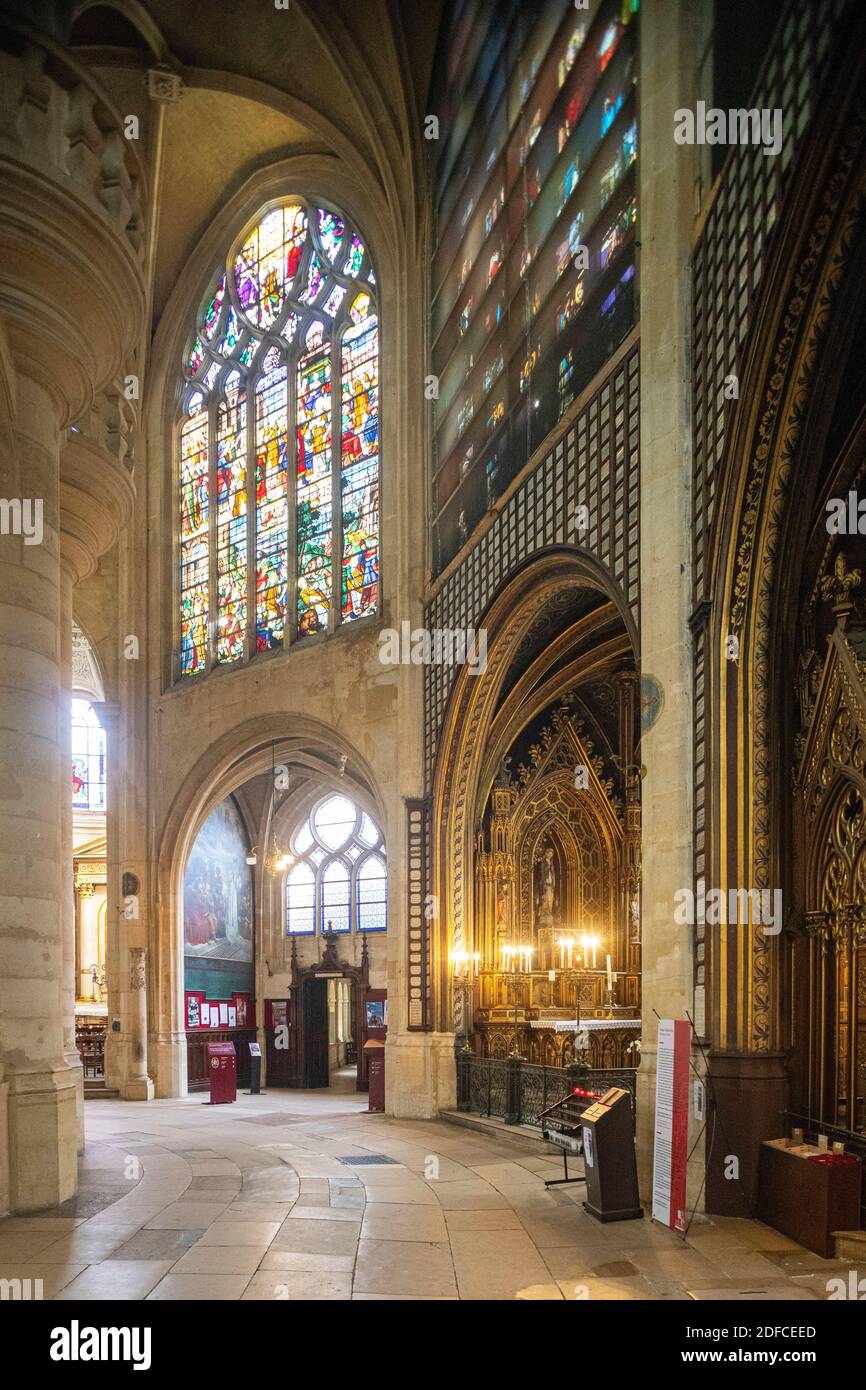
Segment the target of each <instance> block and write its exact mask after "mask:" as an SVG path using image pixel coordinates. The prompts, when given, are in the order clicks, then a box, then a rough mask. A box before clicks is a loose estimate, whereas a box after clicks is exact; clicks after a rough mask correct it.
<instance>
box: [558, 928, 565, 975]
mask: <svg viewBox="0 0 866 1390" xmlns="http://www.w3.org/2000/svg"><path fill="white" fill-rule="evenodd" d="M559 968H560V970H564V969H565V937H564V936H561V937H560V938H559Z"/></svg>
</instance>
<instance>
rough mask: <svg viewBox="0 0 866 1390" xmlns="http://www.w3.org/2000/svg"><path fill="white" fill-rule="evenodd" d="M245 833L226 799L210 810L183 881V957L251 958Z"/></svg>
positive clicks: (250, 897)
mask: <svg viewBox="0 0 866 1390" xmlns="http://www.w3.org/2000/svg"><path fill="white" fill-rule="evenodd" d="M246 852H247V837H246V834H245V831H244V827H243V822H242V821H241V818H240V815H239V813H238V810H237V807H236V806H235V804H234V801H233V800H232V798H231V797H228V798H227V799H226V800H225V801H224V802H222V804H221V805H220V806H217V807H216V808H215V810H213V811H212V812H211V814H210V815H209V816H208V818H207V820H206V821H205V823H204V825H203V826H202V828H201V830H200V831H199V833H198V835H197V837H196V841H195V844H194V845H193V847H192V852H191V853H190V856H189V859H188V861H187V866H186V873H185V875H184V884H183V933H184V955H185V956H187V957H193V958H195V959H207V960H213V959H219V960H230V961H244V962H251V961H252V954H253V892H252V875H251V873H250V869H249V866H248V865H247V863H246Z"/></svg>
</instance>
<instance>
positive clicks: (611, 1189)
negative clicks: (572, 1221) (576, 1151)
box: [580, 1086, 643, 1221]
mask: <svg viewBox="0 0 866 1390" xmlns="http://www.w3.org/2000/svg"><path fill="white" fill-rule="evenodd" d="M580 1126H581V1133H582V1137H583V1164H584V1171H585V1174H586V1201H585V1202H584V1204H583V1206H584V1210H585V1211H588V1212H589V1214H590V1216H594V1217H596V1219H597V1220H599V1221H634V1220H636V1219H639V1218H640V1217H642V1216H643V1207H642V1206H641V1204H640V1197H639V1195H638V1188H637V1162H636V1160H635V1152H634V1125H633V1123H632V1116H631V1099H630V1097H629V1093H628V1091H624V1090H622V1089H621V1088H620V1087H619V1086H612V1087H611V1088H610V1090H609V1091H605V1093H604V1095H603V1096H602V1097H601V1099H600V1100H597V1101H595V1102H594V1103H593V1104H592V1105H590V1106H589V1107H588V1108H587V1109H586V1110H584V1112H583V1115H582V1116H581V1120H580Z"/></svg>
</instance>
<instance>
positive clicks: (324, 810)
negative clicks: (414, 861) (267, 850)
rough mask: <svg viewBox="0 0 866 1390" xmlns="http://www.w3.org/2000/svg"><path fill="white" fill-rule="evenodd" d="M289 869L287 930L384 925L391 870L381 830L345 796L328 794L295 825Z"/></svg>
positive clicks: (378, 927)
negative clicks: (299, 823) (387, 861)
mask: <svg viewBox="0 0 866 1390" xmlns="http://www.w3.org/2000/svg"><path fill="white" fill-rule="evenodd" d="M291 848H292V855H293V857H294V864H293V866H292V868H291V869H290V870H289V872H288V873H287V874H286V931H287V932H288V934H289V935H290V936H294V935H312V934H313V933H315V932H317V931H320V932H321V931H334V932H350V931H358V932H368V931H385V929H386V927H387V925H388V874H387V870H386V867H385V849H384V845H383V841H382V832H381V831H380V829H379V827H378V825H376V823H375V821H373V820H372V819H371V818H370V816H368V815H367V813H366V812H365V811H362V810H360V808H359V807H357V806H356V805H355V803H354V802H353V801H350V800H349V798H348V797H346V796H326V797H325V798H324V799H323V800H321V801H319V802H317V803H316V805H315V806H314V807H313V809H312V811H311V813H310V815H309V816H308V817H307V819H306V820H305V821H304V822H303V824H302V825H301V826H300V827H299V828H298V829H297V830H296V831H295V834H294V836H293V838H292V841H291Z"/></svg>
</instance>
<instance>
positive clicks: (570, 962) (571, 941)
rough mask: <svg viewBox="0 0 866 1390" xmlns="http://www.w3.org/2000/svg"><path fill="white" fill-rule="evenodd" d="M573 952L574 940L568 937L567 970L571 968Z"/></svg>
mask: <svg viewBox="0 0 866 1390" xmlns="http://www.w3.org/2000/svg"><path fill="white" fill-rule="evenodd" d="M573 950H574V938H573V937H571V936H570V937H569V938H568V968H569V970H570V969H571V966H572V961H573V956H572V951H573Z"/></svg>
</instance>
